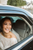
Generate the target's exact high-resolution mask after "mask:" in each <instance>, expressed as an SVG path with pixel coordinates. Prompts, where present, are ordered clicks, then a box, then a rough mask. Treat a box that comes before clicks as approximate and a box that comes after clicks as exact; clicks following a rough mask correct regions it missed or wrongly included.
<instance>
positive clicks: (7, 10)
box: [0, 5, 33, 23]
mask: <svg viewBox="0 0 33 50" xmlns="http://www.w3.org/2000/svg"><path fill="white" fill-rule="evenodd" d="M1 14H16V15H18V14H19V15H24V18H27V19H26V20H30V22H29V23H33V22H32V20H31V19H32V18H33V17H32V16H33V15H32V14H31V13H29V12H28V11H26V10H24V9H21V8H17V7H13V6H2V5H0V15H1ZM30 18H31V19H30Z"/></svg>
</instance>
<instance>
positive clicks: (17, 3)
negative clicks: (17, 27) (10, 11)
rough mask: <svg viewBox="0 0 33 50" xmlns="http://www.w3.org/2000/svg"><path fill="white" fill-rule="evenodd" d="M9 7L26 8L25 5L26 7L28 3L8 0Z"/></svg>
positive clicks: (20, 0)
mask: <svg viewBox="0 0 33 50" xmlns="http://www.w3.org/2000/svg"><path fill="white" fill-rule="evenodd" d="M7 5H12V6H24V5H26V1H24V0H8V2H7Z"/></svg>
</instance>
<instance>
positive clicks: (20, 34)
mask: <svg viewBox="0 0 33 50" xmlns="http://www.w3.org/2000/svg"><path fill="white" fill-rule="evenodd" d="M5 17H6V16H1V17H0V21H1V19H2V18H5ZM7 17H10V18H11V19H12V24H13V25H12V26H13V28H12V32H13V33H14V34H15V36H16V37H17V41H18V42H19V41H21V40H23V39H24V38H26V37H27V36H29V33H30V31H31V29H30V27H29V26H28V25H27V24H26V22H25V21H24V20H23V19H21V18H20V17H19V16H7ZM0 24H1V23H0ZM0 32H1V27H0Z"/></svg>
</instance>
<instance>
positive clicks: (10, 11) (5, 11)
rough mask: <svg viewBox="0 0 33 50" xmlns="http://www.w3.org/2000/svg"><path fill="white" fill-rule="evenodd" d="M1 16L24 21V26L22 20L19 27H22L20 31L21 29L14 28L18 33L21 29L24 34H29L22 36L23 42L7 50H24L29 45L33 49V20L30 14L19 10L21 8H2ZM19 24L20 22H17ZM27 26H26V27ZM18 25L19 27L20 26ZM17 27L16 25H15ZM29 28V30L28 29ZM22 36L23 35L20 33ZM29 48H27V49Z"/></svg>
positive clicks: (0, 9)
mask: <svg viewBox="0 0 33 50" xmlns="http://www.w3.org/2000/svg"><path fill="white" fill-rule="evenodd" d="M0 16H4V17H5V16H6V17H7V16H11V17H19V19H22V21H23V22H22V24H21V20H19V21H20V23H19V25H20V26H21V25H22V26H21V28H23V27H24V28H23V29H20V28H19V27H13V28H14V29H15V31H16V32H18V30H17V29H19V31H22V32H25V31H26V32H27V34H26V33H25V34H23V36H20V38H21V39H22V40H21V41H19V42H18V43H17V44H15V45H13V46H11V47H9V48H7V49H5V50H23V49H24V48H25V46H27V45H29V47H28V48H30V49H32V48H33V47H31V45H30V43H31V42H33V32H32V25H33V23H32V20H31V19H32V18H31V16H30V14H29V13H27V12H26V11H24V10H22V9H19V8H12V7H6V6H5V7H3V6H1V8H0ZM17 23H18V21H17ZM25 24H26V25H25ZM19 25H17V26H19ZM14 26H15V24H14ZM26 27H27V28H26ZM20 35H21V33H20ZM32 45H33V44H32ZM26 48H27V47H26Z"/></svg>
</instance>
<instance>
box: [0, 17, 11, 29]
mask: <svg viewBox="0 0 33 50" xmlns="http://www.w3.org/2000/svg"><path fill="white" fill-rule="evenodd" d="M6 19H9V20H10V21H11V24H12V20H11V18H9V17H5V18H3V19H1V21H0V27H1V29H2V28H3V22H4V21H5V20H6ZM11 30H12V29H11Z"/></svg>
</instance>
